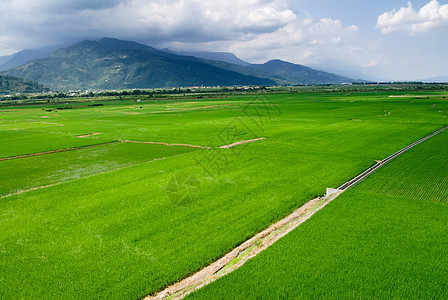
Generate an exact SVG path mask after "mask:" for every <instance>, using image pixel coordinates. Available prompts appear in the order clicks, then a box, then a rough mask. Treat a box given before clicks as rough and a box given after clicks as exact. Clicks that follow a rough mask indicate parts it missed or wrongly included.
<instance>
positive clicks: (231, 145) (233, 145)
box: [219, 137, 266, 149]
mask: <svg viewBox="0 0 448 300" xmlns="http://www.w3.org/2000/svg"><path fill="white" fill-rule="evenodd" d="M265 139H266V138H264V137H263V138H258V139H252V140H245V141H239V142H235V143H233V144H230V145H224V146H221V147H219V148H221V149H229V148H232V147H235V146H238V145H242V144H247V143H253V142H256V141H261V140H265Z"/></svg>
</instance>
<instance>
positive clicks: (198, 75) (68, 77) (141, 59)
mask: <svg viewBox="0 0 448 300" xmlns="http://www.w3.org/2000/svg"><path fill="white" fill-rule="evenodd" d="M179 53H181V54H186V55H179ZM179 53H177V54H176V53H174V52H172V51H171V50H169V49H164V50H158V49H155V48H153V47H150V46H147V45H143V44H139V43H136V42H132V41H123V40H118V39H113V38H103V39H101V40H99V41H83V42H80V43H78V44H76V45H73V46H70V47H65V48H62V49H59V50H56V51H55V52H53V53H52V54H51V55H50V54H47V55H46V56H45V57H43V58H40V59H32V60H29V61H28V59H29V58H30V56H33V55H34V56H37V55H44V54H39V53H38V51H37V52H36V51H35V52H30V51H28V50H27V51H23V53H21V54H20V55H19V54H16V59H15V60H14V65H15V66H14V67H12V68H9V69H8V70H6V71H3V72H2V74H5V75H13V76H16V77H20V78H26V79H28V80H32V81H36V82H40V83H42V84H44V85H45V86H48V87H50V88H52V89H54V90H61V89H62V90H64V89H65V90H70V89H129V88H164V87H186V86H202V85H203V86H218V85H220V86H231V85H287V84H338V83H349V82H353V81H359V80H353V79H351V78H348V77H345V76H340V75H336V74H332V73H328V72H324V71H319V70H315V69H312V68H309V67H306V66H302V65H298V64H293V63H289V62H285V61H282V60H271V61H269V62H267V63H265V64H252V65H251V64H248V63H247V62H244V61H242V60H240V59H239V58H238V57H237V56H235V55H234V54H232V53H228V52H179ZM3 58H4V57H3ZM3 58H2V57H0V61H1V59H3ZM21 59H22V60H21ZM20 61H23V62H25V63H24V64H22V65H17V64H18V63H19V62H20ZM8 63H12V62H11V60H10V61H9V62H8Z"/></svg>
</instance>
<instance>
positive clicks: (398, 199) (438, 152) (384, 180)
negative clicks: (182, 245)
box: [188, 132, 448, 299]
mask: <svg viewBox="0 0 448 300" xmlns="http://www.w3.org/2000/svg"><path fill="white" fill-rule="evenodd" d="M447 138H448V134H447V133H446V132H443V133H441V134H439V135H437V136H435V137H433V138H431V139H429V140H427V141H425V142H424V143H422V144H420V145H418V146H416V147H414V148H412V149H411V150H409V151H408V152H406V153H404V154H402V155H401V156H399V157H398V158H396V159H394V160H393V161H391V162H390V163H389V164H387V165H386V166H384V167H382V168H381V169H379V170H378V171H377V172H376V173H374V174H373V175H371V176H370V177H368V178H367V179H365V180H364V181H363V182H361V183H360V184H359V185H357V186H355V187H354V188H352V189H350V190H348V191H346V192H344V193H343V194H342V195H341V196H339V197H338V198H337V199H335V200H334V201H333V202H331V203H330V204H329V205H328V206H326V207H325V209H323V210H321V211H319V212H317V213H316V215H315V216H314V217H313V218H312V219H310V220H308V221H307V222H305V223H304V224H302V225H301V226H299V227H298V228H297V229H295V230H294V231H292V232H291V233H290V234H288V235H287V236H285V237H284V238H283V239H282V240H280V241H278V242H277V243H275V244H274V245H273V246H271V247H270V248H269V249H267V250H266V251H264V252H262V253H261V254H259V255H258V256H257V257H255V258H253V259H252V260H250V261H248V262H247V263H246V264H245V265H244V266H243V267H241V268H240V269H238V270H236V271H234V272H233V273H231V274H229V275H227V276H226V277H223V278H221V279H219V280H218V281H216V282H214V283H212V284H210V285H209V286H206V287H204V288H203V289H201V290H199V291H197V292H196V293H194V294H192V295H190V296H189V297H188V298H190V299H191V298H192V299H211V298H214V299H277V298H281V299H288V298H313V299H314V298H338V299H339V298H340V299H345V298H375V299H378V298H379V299H386V298H387V299H389V298H438V299H444V298H447V297H448V292H447V291H448V284H447V281H446V276H447V274H448V270H447V269H446V267H445V266H447V265H448V250H447V249H448V248H447V246H448V233H447V231H446V217H447V215H448V207H447V206H446V205H445V204H443V203H446V195H447V193H448V188H447V185H446V184H445V180H446V179H445V177H446V170H445V169H446V167H445V166H446V163H447V161H446V160H447V156H448V150H447V148H446V147H445V146H446V144H447ZM439 164H440V167H439ZM422 200H429V201H422Z"/></svg>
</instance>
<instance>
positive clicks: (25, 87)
mask: <svg viewBox="0 0 448 300" xmlns="http://www.w3.org/2000/svg"><path fill="white" fill-rule="evenodd" d="M44 90H47V89H46V88H45V87H44V86H43V85H41V84H39V83H36V82H32V81H29V80H25V79H22V78H17V77H14V76H8V75H0V95H5V94H15V93H38V92H42V91H44Z"/></svg>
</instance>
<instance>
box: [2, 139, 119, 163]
mask: <svg viewBox="0 0 448 300" xmlns="http://www.w3.org/2000/svg"><path fill="white" fill-rule="evenodd" d="M116 143H121V142H120V141H111V142H106V143H99V144H93V145H86V146H79V147H72V148H65V149H58V150H50V151H44V152H37V153H31V154H23V155H17V156H10V157H3V158H0V161H4V160H11V159H17V158H25V157H32V156H38V155H44V154H51V153H58V152H66V151H73V150H80V149H85V148H92V147H97V146H105V145H110V144H116Z"/></svg>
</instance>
